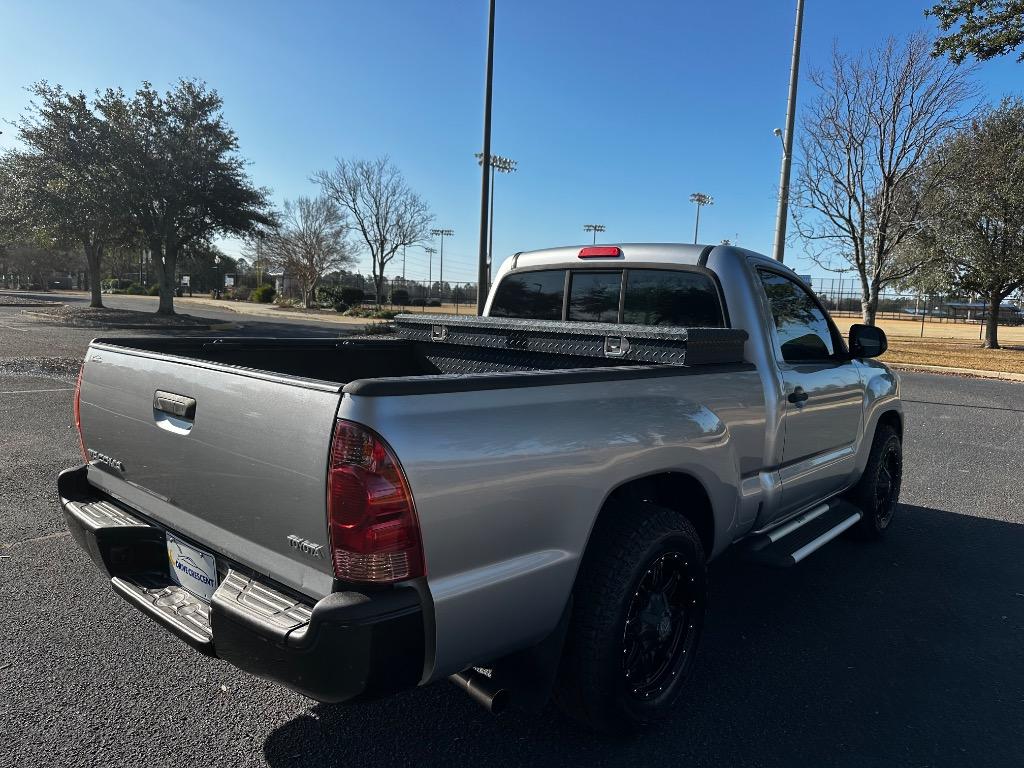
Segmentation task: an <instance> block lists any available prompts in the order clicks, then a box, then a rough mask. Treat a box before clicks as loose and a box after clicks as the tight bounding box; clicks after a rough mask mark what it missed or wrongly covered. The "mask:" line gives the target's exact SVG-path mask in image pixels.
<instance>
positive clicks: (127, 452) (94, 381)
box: [80, 343, 340, 597]
mask: <svg viewBox="0 0 1024 768" xmlns="http://www.w3.org/2000/svg"><path fill="white" fill-rule="evenodd" d="M339 398H340V394H339V390H338V388H337V387H336V386H334V385H330V384H328V383H326V382H318V381H312V380H308V379H299V378H293V377H287V376H276V375H269V374H262V373H260V372H257V371H251V370H247V369H242V368H231V367H229V366H222V365H219V364H215V363H206V362H202V361H191V360H187V359H184V358H176V357H173V356H170V355H162V354H157V353H151V352H142V351H137V350H131V349H127V348H121V347H117V346H112V345H105V344H102V343H94V344H93V345H92V346H91V347H90V349H89V352H88V354H87V356H86V361H85V366H84V369H83V374H82V383H81V399H80V409H81V428H82V434H83V438H84V443H85V447H86V449H87V451H88V452H89V455H90V457H91V458H92V461H91V466H90V468H89V482H90V483H91V484H92V485H95V486H97V487H99V488H101V489H103V490H104V491H106V492H108V493H110V494H111V495H112V496H114V497H115V498H119V499H121V500H123V501H124V502H126V503H128V504H129V505H130V506H132V507H134V508H135V509H137V510H139V511H140V512H142V513H144V514H145V515H147V516H148V517H149V518H151V519H152V520H154V521H155V522H157V523H158V524H161V525H164V526H166V527H167V528H169V529H171V530H172V531H176V532H178V533H180V534H181V535H183V536H184V537H186V538H188V539H191V540H192V541H194V542H195V543H196V544H198V545H201V546H203V547H204V548H206V549H209V550H210V551H211V552H213V553H215V554H216V555H219V556H220V557H221V558H225V559H227V560H229V561H235V562H236V563H237V564H241V565H243V566H246V567H248V568H250V569H252V570H253V571H255V572H257V573H262V574H264V575H266V576H268V577H269V578H271V579H273V580H275V581H278V582H280V583H282V584H285V585H287V586H290V587H292V588H294V589H297V590H299V591H301V592H303V593H306V594H309V595H312V596H315V597H319V596H322V595H323V594H326V593H327V592H329V591H330V584H331V577H332V568H331V562H330V558H329V557H328V556H327V549H328V547H327V544H328V541H327V519H326V470H327V462H328V452H329V449H330V439H331V434H332V426H333V422H334V419H335V415H336V412H337V408H338V402H339ZM289 537H297V539H296V538H293V540H289ZM296 540H306V541H307V542H310V543H313V544H321V545H324V546H323V549H322V550H321V551H320V553H319V554H320V556H316V549H315V547H309V546H306V547H296V546H294V541H296Z"/></svg>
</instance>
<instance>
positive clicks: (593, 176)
mask: <svg viewBox="0 0 1024 768" xmlns="http://www.w3.org/2000/svg"><path fill="white" fill-rule="evenodd" d="M928 4H929V3H928V1H927V0H909V1H908V0H861V1H842V0H807V11H806V17H805V29H804V57H803V73H804V75H805V78H806V74H807V72H808V71H809V69H810V68H812V67H822V66H824V65H826V64H827V61H828V56H829V52H830V50H831V47H832V45H833V42H836V43H837V44H838V45H839V46H840V47H841V48H843V49H847V50H851V51H853V50H858V49H861V48H864V47H869V46H872V45H875V44H876V43H877V42H879V40H880V39H881V38H882V37H883V36H884V35H887V34H896V35H902V34H906V33H909V32H911V31H914V30H917V29H929V28H931V22H930V21H929V20H926V19H925V18H924V17H923V14H922V9H923V7H924V6H926V5H928ZM794 6H795V2H793V1H792V0H734V1H733V2H716V3H697V2H691V1H690V0H685V1H684V0H676V2H668V1H664V2H653V1H651V2H644V1H641V0H634V1H633V2H603V1H597V2H595V1H591V2H586V1H585V0H543V1H542V0H498V13H497V17H496V18H497V21H496V34H495V37H496V43H495V76H494V118H493V119H494V128H493V138H492V151H493V152H495V153H499V154H503V155H507V156H509V157H512V158H514V159H516V160H517V161H518V163H519V171H518V172H517V173H515V174H512V175H511V176H500V177H499V178H498V179H497V194H496V201H497V209H496V215H495V236H494V251H495V260H496V261H497V260H499V259H500V258H502V257H504V256H505V255H507V254H510V253H512V252H514V251H517V250H526V249H531V248H538V247H545V246H550V245H563V244H567V243H577V242H582V241H584V240H585V239H586V236H585V235H584V233H583V232H582V225H583V224H584V223H588V222H598V223H603V224H605V225H606V226H607V228H608V230H607V232H606V234H605V236H606V238H607V240H608V241H609V242H615V241H618V242H630V241H682V242H690V241H692V238H693V224H694V210H693V206H692V205H691V204H690V203H689V202H688V198H689V195H690V193H691V192H695V191H702V192H707V193H709V194H712V195H713V196H714V198H715V205H714V206H713V207H711V208H710V209H705V210H704V212H703V214H702V217H701V241H702V242H709V243H717V242H719V241H720V240H721V239H723V238H729V239H732V240H734V241H736V242H738V243H739V244H740V245H743V246H745V247H749V248H752V249H754V250H758V251H761V252H768V251H769V250H770V248H771V244H772V237H773V232H774V217H775V194H776V185H777V182H778V168H779V158H780V145H779V142H778V139H776V138H775V137H774V136H773V135H772V128H774V127H776V126H781V125H782V124H783V121H784V116H785V98H786V85H787V80H788V71H789V56H790V50H791V45H792V31H793V13H794ZM0 19H2V29H0V119H2V120H9V119H12V118H14V117H16V116H17V115H18V114H19V113H20V112H21V110H22V109H23V108H24V107H25V105H26V103H27V94H26V93H25V91H24V90H23V89H24V86H26V85H28V84H29V83H31V82H32V81H34V80H39V79H47V80H50V81H51V82H56V83H60V84H62V85H64V86H65V87H66V88H69V89H79V88H81V89H85V90H87V91H91V90H93V89H95V88H101V87H106V86H121V87H123V88H125V89H132V88H134V87H135V86H136V85H137V84H138V83H139V82H140V81H141V80H143V79H147V80H151V81H152V82H154V83H155V84H157V85H158V86H160V87H165V86H167V85H168V84H170V83H172V82H173V81H174V80H175V79H177V78H178V77H199V78H203V79H205V80H206V81H207V82H208V83H209V84H210V85H211V86H213V87H215V88H216V89H217V90H218V91H220V93H221V95H222V96H223V97H224V100H225V114H226V116H227V118H228V120H229V121H230V123H231V124H232V126H233V127H234V128H235V130H236V131H237V132H238V134H239V138H240V141H241V148H242V153H243V154H244V155H245V157H246V158H248V159H249V160H250V161H251V173H252V176H253V178H254V180H255V181H256V182H257V183H258V184H261V185H265V186H268V187H270V188H271V189H272V190H273V193H274V197H275V199H276V200H278V201H280V200H282V199H283V198H285V197H295V196H296V195H302V194H307V195H308V194H314V193H315V192H316V191H317V189H316V187H314V186H313V185H312V184H311V183H310V182H309V176H310V174H311V173H312V172H314V171H316V170H318V169H322V168H327V167H330V166H331V165H332V164H333V161H334V158H335V157H336V156H344V157H375V156H377V155H381V154H385V153H386V154H389V155H390V156H391V157H392V159H393V160H394V162H395V163H396V164H397V165H398V166H399V167H400V168H401V169H402V171H403V172H404V173H405V175H406V177H407V179H408V181H409V183H410V184H411V185H412V187H413V188H414V189H416V190H417V191H418V192H419V193H420V194H422V195H423V196H424V197H425V198H426V199H427V200H428V201H429V203H430V205H431V207H432V209H433V211H434V212H435V214H436V216H437V219H436V225H437V226H443V227H450V228H452V229H454V230H455V237H454V238H451V239H446V242H445V279H447V280H449V281H456V280H457V281H462V280H473V279H475V275H476V272H475V267H474V263H475V256H474V254H475V253H476V246H477V238H478V226H479V224H478V219H479V187H480V181H479V179H480V177H479V170H478V168H477V165H476V162H475V160H474V158H473V153H474V152H477V151H479V149H480V145H481V131H482V102H483V64H484V57H485V45H486V39H485V34H486V29H485V28H486V2H485V0H474V1H473V2H468V1H464V0H448V1H447V2H444V1H439V0H435V1H433V2H431V1H429V0H377V1H376V2H374V1H372V0H361V1H359V2H357V1H356V0H347V1H346V2H320V3H314V2H290V3H286V2H262V1H260V2H244V3H243V2H228V1H225V2H216V3H213V2H199V1H198V0H178V2H163V3H148V2H137V1H136V2H128V1H127V0H124V1H121V2H117V1H114V0H92V1H91V2H88V3H82V2H65V1H63V0H61V1H57V0H40V1H39V2H28V0H24V1H23V2H11V0H3V2H0ZM979 80H980V81H981V83H982V85H983V86H984V88H985V92H986V95H987V97H988V98H989V99H990V100H998V99H999V98H1000V97H1001V96H1003V95H1005V94H1009V93H1019V92H1020V91H1021V90H1022V84H1024V65H1017V64H1015V63H1014V62H1013V57H1007V58H1006V59H1005V60H1001V61H995V62H990V63H988V64H985V65H984V66H983V67H982V68H981V71H980V73H979ZM809 93H810V89H809V88H808V87H807V86H806V79H804V82H803V84H802V89H801V97H807V96H808V95H809ZM3 130H4V135H3V136H0V146H8V145H10V144H11V143H12V136H11V134H12V131H11V129H10V127H9V126H3ZM434 245H435V246H436V243H434ZM225 249H226V250H228V251H229V252H234V251H236V250H237V244H234V243H227V244H226V245H225ZM789 253H790V256H789V258H787V261H788V262H789V263H791V264H792V265H793V266H794V267H796V268H798V269H799V270H800V271H805V272H810V271H814V270H811V269H810V264H809V263H808V262H807V261H806V260H803V259H801V258H799V247H798V246H795V247H791V249H790V251H789ZM364 263H365V262H364ZM396 269H397V271H399V272H400V259H399V261H398V262H396V263H395V264H394V265H393V268H392V269H391V270H389V274H393V273H394V272H395V271H396ZM434 270H435V273H434V274H435V279H436V270H437V264H436V263H435V264H434ZM426 272H427V258H426V255H425V254H424V253H423V251H422V250H421V249H410V250H409V256H408V265H407V274H408V276H409V277H410V278H425V277H426Z"/></svg>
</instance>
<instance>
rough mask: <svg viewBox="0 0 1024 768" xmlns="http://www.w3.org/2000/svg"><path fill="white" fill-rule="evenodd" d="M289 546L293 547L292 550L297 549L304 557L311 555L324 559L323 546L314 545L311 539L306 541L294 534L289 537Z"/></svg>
mask: <svg viewBox="0 0 1024 768" xmlns="http://www.w3.org/2000/svg"><path fill="white" fill-rule="evenodd" d="M288 544H290V545H291V548H292V549H297V550H299V552H301V553H302V554H304V555H309V556H310V557H318V558H321V559H323V556H324V545H323V544H314V543H313V542H312V541H310V540H309V539H304V538H302V537H301V536H296V535H295V534H294V533H293V534H291V535H290V536H288Z"/></svg>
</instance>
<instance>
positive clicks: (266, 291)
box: [249, 283, 277, 304]
mask: <svg viewBox="0 0 1024 768" xmlns="http://www.w3.org/2000/svg"><path fill="white" fill-rule="evenodd" d="M276 293H277V291H276V290H275V288H274V286H272V285H267V284H265V283H264V284H263V285H257V286H256V287H255V288H253V289H252V292H250V294H249V301H255V302H256V303H258V304H269V303H270V302H272V301H273V300H274V294H276Z"/></svg>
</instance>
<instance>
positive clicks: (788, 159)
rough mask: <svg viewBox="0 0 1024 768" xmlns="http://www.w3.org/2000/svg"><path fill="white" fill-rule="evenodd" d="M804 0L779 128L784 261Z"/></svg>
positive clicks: (778, 245)
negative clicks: (783, 113) (784, 115)
mask: <svg viewBox="0 0 1024 768" xmlns="http://www.w3.org/2000/svg"><path fill="white" fill-rule="evenodd" d="M803 26H804V0H796V25H795V27H794V29H793V60H792V62H791V64H790V68H789V95H788V97H787V99H786V132H785V133H783V132H782V129H781V128H776V129H775V131H774V133H775V135H776V136H778V137H779V139H781V140H782V169H781V170H780V171H779V208H778V211H777V212H776V215H775V244H774V247H773V248H772V257H773V258H774V259H775V260H776V261H780V262H781V261H782V259H783V256H784V251H785V249H786V220H787V217H788V216H789V175H790V169H791V168H792V163H793V123H794V121H795V119H796V87H797V84H798V82H799V80H800V40H801V37H802V36H803Z"/></svg>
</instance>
